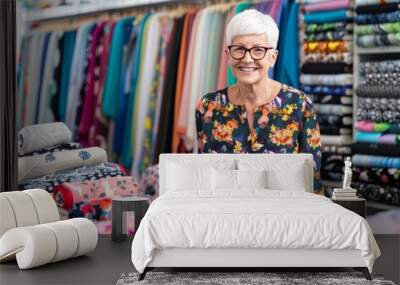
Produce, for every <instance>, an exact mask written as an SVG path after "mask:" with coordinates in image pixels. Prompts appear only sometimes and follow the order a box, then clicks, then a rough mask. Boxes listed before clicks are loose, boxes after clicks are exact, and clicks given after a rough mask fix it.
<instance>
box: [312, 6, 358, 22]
mask: <svg viewBox="0 0 400 285" xmlns="http://www.w3.org/2000/svg"><path fill="white" fill-rule="evenodd" d="M350 18H351V14H350V13H349V11H348V10H347V9H337V10H332V11H322V12H313V13H307V14H305V15H304V22H305V23H307V24H309V23H317V24H321V23H334V22H341V21H347V20H348V19H350Z"/></svg>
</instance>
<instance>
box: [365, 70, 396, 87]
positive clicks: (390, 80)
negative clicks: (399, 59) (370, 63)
mask: <svg viewBox="0 0 400 285" xmlns="http://www.w3.org/2000/svg"><path fill="white" fill-rule="evenodd" d="M398 78H400V72H394V73H367V74H366V75H364V80H362V83H365V84H367V85H400V82H399V81H398Z"/></svg>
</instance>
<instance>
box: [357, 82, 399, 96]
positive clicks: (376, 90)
mask: <svg viewBox="0 0 400 285" xmlns="http://www.w3.org/2000/svg"><path fill="white" fill-rule="evenodd" d="M355 91H356V94H357V96H359V97H373V98H374V97H385V98H400V86H394V85H389V86H388V85H385V86H374V85H368V84H359V85H357V87H356V90H355Z"/></svg>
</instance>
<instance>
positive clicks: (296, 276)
mask: <svg viewBox="0 0 400 285" xmlns="http://www.w3.org/2000/svg"><path fill="white" fill-rule="evenodd" d="M138 276H139V273H127V274H122V275H121V277H120V278H119V279H118V281H117V285H134V284H135V285H136V284H140V285H145V284H157V285H163V284H170V285H177V284H179V285H186V284H213V285H217V284H218V285H219V284H221V285H244V284H252V285H253V284H266V285H270V284H271V285H278V284H279V285H297V284H317V285H358V284H368V285H372V284H373V285H395V283H393V282H392V281H388V280H384V279H383V277H382V276H380V275H372V278H373V279H372V281H368V280H366V279H365V278H364V276H363V275H362V273H360V272H148V273H147V274H146V277H145V279H144V280H142V281H138Z"/></svg>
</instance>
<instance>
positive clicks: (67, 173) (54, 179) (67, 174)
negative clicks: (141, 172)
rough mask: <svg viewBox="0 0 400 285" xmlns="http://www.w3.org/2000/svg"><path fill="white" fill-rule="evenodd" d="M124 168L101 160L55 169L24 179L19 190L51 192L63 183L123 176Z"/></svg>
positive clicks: (19, 184) (19, 185)
mask: <svg viewBox="0 0 400 285" xmlns="http://www.w3.org/2000/svg"><path fill="white" fill-rule="evenodd" d="M125 175H126V174H125V170H124V169H123V168H121V167H120V166H119V165H118V164H115V163H111V162H103V163H100V164H96V165H93V166H82V167H78V168H73V169H68V170H60V171H56V172H55V173H54V174H49V175H44V176H40V177H37V178H31V179H26V180H23V181H20V182H19V183H18V189H19V190H26V189H34V188H41V189H45V190H46V191H47V192H50V193H51V192H53V190H54V187H55V186H56V185H59V184H63V183H71V182H83V181H93V180H98V179H102V178H104V179H107V178H110V177H117V176H125Z"/></svg>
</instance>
